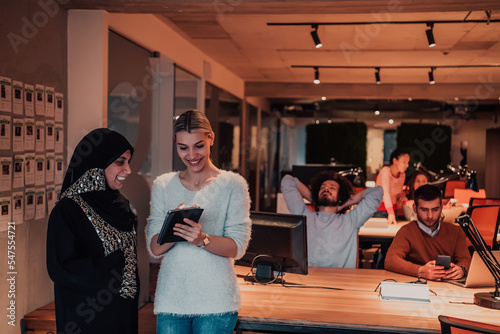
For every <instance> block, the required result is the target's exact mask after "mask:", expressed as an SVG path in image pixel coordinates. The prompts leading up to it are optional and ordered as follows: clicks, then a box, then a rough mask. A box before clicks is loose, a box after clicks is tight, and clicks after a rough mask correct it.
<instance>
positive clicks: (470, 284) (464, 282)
mask: <svg viewBox="0 0 500 334" xmlns="http://www.w3.org/2000/svg"><path fill="white" fill-rule="evenodd" d="M492 253H493V256H494V257H495V258H496V259H497V261H498V262H499V263H500V251H492ZM446 282H448V283H451V284H454V285H458V286H461V287H464V288H482V287H493V286H495V279H494V278H493V276H492V275H491V273H490V271H489V270H488V268H487V267H486V265H485V264H484V262H483V260H481V257H480V256H479V254H477V252H474V254H473V255H472V261H471V262H470V268H469V273H468V274H467V276H466V277H462V278H461V279H458V280H448V281H446Z"/></svg>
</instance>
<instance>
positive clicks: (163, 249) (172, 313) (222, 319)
mask: <svg viewBox="0 0 500 334" xmlns="http://www.w3.org/2000/svg"><path fill="white" fill-rule="evenodd" d="M174 139H175V143H176V147H177V153H178V154H179V157H180V158H181V159H182V161H183V162H184V164H185V165H186V167H187V168H186V170H184V171H181V172H172V173H166V174H163V175H161V176H159V177H158V178H157V179H156V180H155V183H154V186H153V193H152V199H151V216H150V217H149V223H148V227H147V231H146V232H147V244H148V246H149V251H150V253H151V255H153V256H156V257H163V259H162V265H161V268H160V272H159V276H158V284H157V289H156V295H155V307H154V312H155V314H157V329H156V331H157V333H158V334H168V333H203V334H210V333H214V334H221V333H232V332H233V330H234V327H235V325H236V321H237V317H238V311H239V310H240V295H239V289H238V284H237V282H236V275H235V273H234V268H233V263H234V259H237V258H240V257H241V256H243V254H244V253H245V251H246V248H247V245H248V241H249V239H250V231H251V222H250V211H249V210H250V198H249V194H248V186H247V183H246V181H245V179H244V178H243V177H241V176H240V175H238V174H235V173H232V172H228V171H223V170H220V169H218V168H217V167H216V166H214V164H213V163H212V161H211V160H210V148H211V146H212V145H213V143H214V139H215V135H214V133H213V131H212V128H211V126H210V123H209V121H208V119H207V118H206V117H205V115H203V114H202V113H201V112H199V111H196V110H188V111H186V112H184V113H183V114H182V115H180V116H179V117H178V119H177V120H176V122H175V124H174ZM193 205H196V206H199V207H201V208H203V209H204V211H203V214H202V216H201V218H200V221H199V222H194V221H191V220H189V219H187V218H186V219H184V221H185V222H186V223H187V224H188V225H183V224H177V225H176V227H175V228H174V231H175V234H176V235H178V236H181V237H182V238H184V239H186V241H187V242H177V243H165V244H163V245H161V246H160V245H158V243H157V239H158V234H159V232H160V230H161V226H162V224H163V220H164V219H165V215H166V213H167V211H168V210H171V209H175V208H178V207H182V206H186V207H190V206H193Z"/></svg>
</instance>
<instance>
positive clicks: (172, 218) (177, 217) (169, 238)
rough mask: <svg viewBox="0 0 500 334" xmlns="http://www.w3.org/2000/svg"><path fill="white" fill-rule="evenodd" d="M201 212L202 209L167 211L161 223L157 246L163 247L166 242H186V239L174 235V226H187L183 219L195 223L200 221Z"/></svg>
mask: <svg viewBox="0 0 500 334" xmlns="http://www.w3.org/2000/svg"><path fill="white" fill-rule="evenodd" d="M202 212H203V209H202V208H197V207H194V208H186V209H175V210H170V211H168V212H167V216H166V217H165V221H164V222H163V226H162V228H161V231H160V235H159V236H158V240H157V243H158V244H159V245H163V244H164V243H166V242H179V241H186V239H184V238H182V237H180V236H178V235H174V225H175V224H177V223H181V224H185V225H187V224H186V223H185V222H184V220H183V219H184V218H188V219H190V220H192V221H195V222H197V221H199V220H200V217H201V214H202Z"/></svg>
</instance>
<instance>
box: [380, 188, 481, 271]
mask: <svg viewBox="0 0 500 334" xmlns="http://www.w3.org/2000/svg"><path fill="white" fill-rule="evenodd" d="M442 208H443V204H442V201H441V191H440V190H439V189H438V188H436V187H435V186H433V185H429V184H427V185H423V186H421V187H420V188H418V189H417V190H416V191H415V204H414V205H413V210H415V213H416V214H417V220H416V221H415V220H414V221H412V222H410V223H408V224H407V225H405V226H403V227H402V228H401V229H400V230H399V232H398V233H397V234H396V236H395V238H394V240H393V242H392V244H391V247H390V248H389V251H388V252H387V257H386V259H385V269H387V270H390V271H394V272H397V273H400V274H404V275H410V276H419V277H422V278H426V279H429V280H446V279H458V278H461V277H462V276H464V275H465V274H466V273H467V271H468V270H469V266H470V260H471V258H470V254H469V250H468V249H467V244H466V242H465V234H464V233H463V231H462V229H461V228H460V227H459V226H456V225H454V224H449V223H444V222H441V211H442ZM438 255H449V256H450V257H451V262H452V263H451V265H450V268H449V269H447V270H446V269H444V267H443V266H439V265H436V261H435V260H436V257H437V256H438Z"/></svg>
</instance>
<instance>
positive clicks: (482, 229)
mask: <svg viewBox="0 0 500 334" xmlns="http://www.w3.org/2000/svg"><path fill="white" fill-rule="evenodd" d="M467 214H468V215H470V217H471V220H472V221H473V222H474V225H476V227H477V229H478V231H479V233H480V234H481V235H482V236H483V239H484V241H485V242H486V245H488V246H489V247H490V248H491V249H493V250H498V249H499V243H498V241H497V237H498V225H499V222H500V205H478V206H470V207H469V208H468V209H467ZM467 245H468V246H469V247H470V246H472V244H471V243H470V241H469V239H467Z"/></svg>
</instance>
